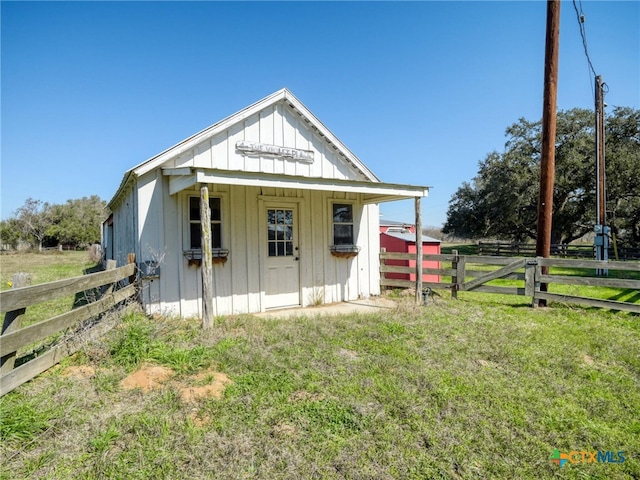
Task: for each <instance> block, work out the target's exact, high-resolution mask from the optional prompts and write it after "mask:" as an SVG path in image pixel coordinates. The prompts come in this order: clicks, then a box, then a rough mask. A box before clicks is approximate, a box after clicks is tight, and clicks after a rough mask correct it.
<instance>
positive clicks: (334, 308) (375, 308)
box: [255, 297, 397, 318]
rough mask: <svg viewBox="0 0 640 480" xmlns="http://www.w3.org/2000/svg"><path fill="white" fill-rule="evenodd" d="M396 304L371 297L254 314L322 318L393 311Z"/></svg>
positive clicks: (272, 316)
mask: <svg viewBox="0 0 640 480" xmlns="http://www.w3.org/2000/svg"><path fill="white" fill-rule="evenodd" d="M396 306H397V304H396V302H394V301H393V300H390V299H388V298H384V297H371V298H366V299H361V300H352V301H350V302H339V303H331V304H327V305H318V306H317V307H304V308H302V307H293V308H281V309H277V310H269V311H267V312H262V313H256V314H255V316H256V317H262V318H288V317H323V316H334V315H343V314H349V313H377V312H380V311H393V310H395V309H396Z"/></svg>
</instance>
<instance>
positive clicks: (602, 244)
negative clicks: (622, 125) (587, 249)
mask: <svg viewBox="0 0 640 480" xmlns="http://www.w3.org/2000/svg"><path fill="white" fill-rule="evenodd" d="M595 82H596V84H595V87H596V88H595V90H596V95H595V97H596V98H595V102H596V105H595V107H596V224H595V226H594V233H595V236H594V239H593V242H594V248H595V251H596V260H603V261H605V262H606V261H607V260H608V259H609V231H610V228H609V227H608V226H607V225H606V223H607V217H606V215H607V214H606V210H607V209H606V204H607V195H606V177H605V162H604V143H605V141H604V82H603V81H602V77H601V76H600V75H598V76H596V80H595ZM607 273H608V272H607V270H606V269H602V268H599V269H597V271H596V274H597V275H607Z"/></svg>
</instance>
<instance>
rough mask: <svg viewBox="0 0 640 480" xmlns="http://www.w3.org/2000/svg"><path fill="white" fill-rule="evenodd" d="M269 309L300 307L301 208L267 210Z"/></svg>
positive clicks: (266, 247) (266, 265) (267, 301)
mask: <svg viewBox="0 0 640 480" xmlns="http://www.w3.org/2000/svg"><path fill="white" fill-rule="evenodd" d="M266 214H267V236H266V239H267V244H266V245H265V249H266V251H265V258H266V261H265V276H264V278H265V308H282V307H291V306H295V305H300V262H299V259H298V257H299V255H298V209H297V206H286V207H267V212H266Z"/></svg>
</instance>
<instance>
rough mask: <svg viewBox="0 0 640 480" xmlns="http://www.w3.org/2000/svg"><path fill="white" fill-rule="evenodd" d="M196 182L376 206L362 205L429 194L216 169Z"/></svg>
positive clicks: (410, 188)
mask: <svg viewBox="0 0 640 480" xmlns="http://www.w3.org/2000/svg"><path fill="white" fill-rule="evenodd" d="M196 179H197V182H198V183H221V184H225V185H244V186H254V187H276V188H292V189H301V190H319V191H334V192H346V193H362V194H364V196H366V198H368V199H371V198H375V200H376V202H374V201H373V200H368V201H367V202H366V203H377V202H379V201H384V200H386V199H387V198H388V197H394V198H393V199H394V200H396V199H402V198H405V199H406V198H414V197H418V196H419V197H426V196H427V195H428V194H429V187H424V186H415V185H402V184H395V183H382V182H368V181H357V180H336V179H331V178H315V177H301V176H293V175H277V174H270V173H262V172H243V171H229V170H216V169H207V170H198V171H197V173H196ZM376 197H377V198H376ZM385 197H386V198H385Z"/></svg>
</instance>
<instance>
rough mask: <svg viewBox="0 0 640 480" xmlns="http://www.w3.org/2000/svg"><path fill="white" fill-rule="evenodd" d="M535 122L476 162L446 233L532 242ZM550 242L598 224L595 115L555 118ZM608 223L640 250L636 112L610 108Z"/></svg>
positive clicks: (453, 204) (581, 112)
mask: <svg viewBox="0 0 640 480" xmlns="http://www.w3.org/2000/svg"><path fill="white" fill-rule="evenodd" d="M541 126H542V123H541V122H540V121H537V122H530V121H528V120H525V119H524V118H521V119H520V120H519V121H518V122H516V123H514V124H513V125H511V126H510V127H508V128H507V129H506V138H507V141H506V144H505V149H504V152H502V153H499V152H495V151H494V152H491V153H489V154H488V155H487V156H486V157H485V159H484V160H482V161H480V162H479V168H478V173H477V175H476V176H475V177H474V178H473V179H472V180H471V181H470V182H464V183H463V184H462V186H461V187H459V188H458V190H457V191H456V193H455V194H454V195H453V196H452V198H451V200H450V201H449V208H448V211H447V220H446V222H445V224H444V227H443V232H444V233H449V234H452V235H455V236H457V237H462V238H474V239H478V238H500V239H505V240H507V239H508V240H512V241H517V242H523V241H525V240H527V239H535V238H536V221H537V206H538V192H539V183H540V181H539V179H540V157H541V143H542V135H541ZM556 128H557V132H556V158H555V185H554V191H553V226H552V231H551V237H552V240H551V242H552V243H556V244H560V243H570V242H571V241H573V240H576V239H578V238H580V237H582V236H583V235H585V234H587V233H589V232H592V231H593V226H594V223H595V217H596V160H595V158H596V157H595V121H594V112H593V111H592V110H586V109H579V108H575V109H572V110H567V111H560V112H558V114H557V125H556ZM605 150H606V153H605V158H606V168H605V171H606V184H607V185H606V190H607V203H606V216H607V222H606V223H607V224H608V225H609V226H611V230H612V232H613V234H615V235H616V238H617V240H618V242H620V243H623V244H626V245H629V246H638V245H640V110H637V109H632V108H629V107H615V108H614V109H613V111H612V113H610V114H607V115H606V119H605Z"/></svg>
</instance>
